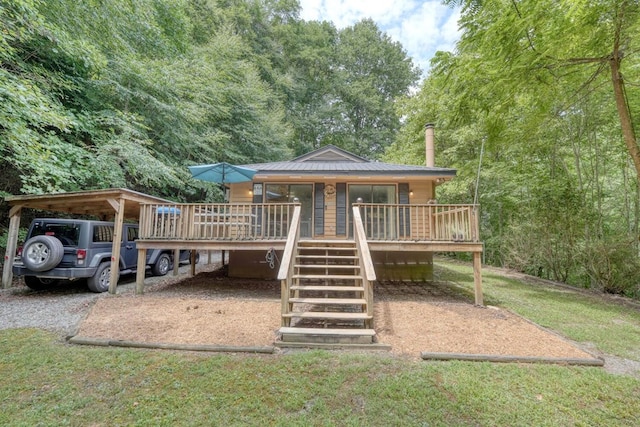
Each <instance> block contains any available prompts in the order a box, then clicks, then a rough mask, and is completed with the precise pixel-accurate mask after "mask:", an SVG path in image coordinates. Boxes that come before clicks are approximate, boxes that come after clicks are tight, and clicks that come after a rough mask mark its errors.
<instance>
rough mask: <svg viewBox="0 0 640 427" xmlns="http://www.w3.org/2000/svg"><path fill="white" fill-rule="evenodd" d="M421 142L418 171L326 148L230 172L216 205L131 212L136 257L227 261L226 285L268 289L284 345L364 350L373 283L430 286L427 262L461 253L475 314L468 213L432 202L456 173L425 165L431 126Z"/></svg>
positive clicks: (474, 232)
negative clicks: (236, 280) (232, 176)
mask: <svg viewBox="0 0 640 427" xmlns="http://www.w3.org/2000/svg"><path fill="white" fill-rule="evenodd" d="M425 143H426V153H427V156H426V157H427V161H426V164H427V166H410V165H397V164H389V163H383V162H376V161H370V160H367V159H365V158H363V157H360V156H358V155H357V154H354V153H349V152H347V151H345V150H343V149H340V148H338V147H335V146H332V145H328V146H325V147H322V148H320V149H317V150H315V151H312V152H310V153H307V154H305V155H302V156H300V157H297V158H295V159H292V160H289V161H282V162H271V163H257V164H248V165H242V167H244V168H248V169H252V170H254V171H255V174H254V175H253V177H252V179H251V180H247V181H245V182H237V183H233V184H228V185H226V188H227V190H228V191H227V199H228V201H227V202H226V203H218V204H172V205H169V206H167V205H166V204H148V205H144V206H142V207H141V211H140V214H141V216H140V240H139V241H138V248H139V250H146V249H151V248H156V247H173V248H174V249H207V250H221V251H225V252H227V251H228V252H229V262H228V272H229V276H231V277H244V278H248V277H251V278H265V279H275V278H277V279H279V280H280V281H281V283H282V327H281V329H280V333H281V336H282V339H283V341H287V342H290V343H291V342H298V341H302V342H303V344H305V345H306V344H308V343H309V342H310V341H314V342H322V343H340V342H343V341H342V340H345V339H346V340H347V342H358V343H371V342H372V340H373V335H375V332H374V328H373V324H374V313H373V300H374V295H375V282H376V281H379V280H394V281H401V280H413V281H416V280H431V279H432V275H433V254H434V253H436V252H470V253H472V254H473V260H474V282H475V303H476V304H477V305H482V304H483V301H482V280H481V262H480V260H481V254H482V248H483V247H482V243H481V242H480V239H479V230H478V206H476V205H472V204H469V205H445V204H438V203H437V202H436V189H437V187H438V185H441V184H443V183H445V182H447V181H449V180H451V179H453V178H454V177H455V175H456V171H455V170H454V169H449V168H440V167H435V166H434V151H433V127H432V126H427V128H426V132H425ZM171 245H173V246H171ZM139 258H142V259H144V256H142V254H139ZM143 282H144V278H143V277H140V276H139V277H138V283H139V289H140V291H141V290H142V287H143ZM354 330H355V331H356V332H353V331H354ZM352 340H355V341H352Z"/></svg>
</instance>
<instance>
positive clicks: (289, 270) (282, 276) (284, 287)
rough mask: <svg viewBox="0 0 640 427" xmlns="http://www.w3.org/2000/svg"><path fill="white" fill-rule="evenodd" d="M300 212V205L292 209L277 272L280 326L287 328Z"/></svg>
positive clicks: (298, 238) (298, 236)
mask: <svg viewBox="0 0 640 427" xmlns="http://www.w3.org/2000/svg"><path fill="white" fill-rule="evenodd" d="M300 211H301V210H300V204H297V205H296V206H295V207H294V208H293V216H292V217H291V226H290V228H289V236H288V238H287V243H286V244H285V246H284V251H283V253H282V261H280V270H279V271H278V280H280V295H281V297H280V300H281V312H282V326H289V325H290V322H291V318H290V317H287V316H286V315H287V314H289V307H290V305H289V297H290V294H291V292H290V290H291V286H292V285H293V272H294V268H295V258H296V255H297V252H298V241H299V240H300Z"/></svg>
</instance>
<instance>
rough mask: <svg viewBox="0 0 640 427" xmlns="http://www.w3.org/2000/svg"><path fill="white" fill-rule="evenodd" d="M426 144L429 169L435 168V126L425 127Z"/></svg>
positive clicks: (431, 124)
mask: <svg viewBox="0 0 640 427" xmlns="http://www.w3.org/2000/svg"><path fill="white" fill-rule="evenodd" d="M424 143H425V145H426V154H427V156H426V157H427V159H426V161H427V167H434V166H435V165H436V163H435V157H436V153H435V143H434V125H433V123H427V124H426V125H424Z"/></svg>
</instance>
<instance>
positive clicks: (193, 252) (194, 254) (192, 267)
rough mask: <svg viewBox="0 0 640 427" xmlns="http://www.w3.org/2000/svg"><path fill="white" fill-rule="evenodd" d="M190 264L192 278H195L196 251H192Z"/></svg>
mask: <svg viewBox="0 0 640 427" xmlns="http://www.w3.org/2000/svg"><path fill="white" fill-rule="evenodd" d="M189 264H190V266H191V276H192V277H193V276H195V275H196V251H191V256H190V258H189Z"/></svg>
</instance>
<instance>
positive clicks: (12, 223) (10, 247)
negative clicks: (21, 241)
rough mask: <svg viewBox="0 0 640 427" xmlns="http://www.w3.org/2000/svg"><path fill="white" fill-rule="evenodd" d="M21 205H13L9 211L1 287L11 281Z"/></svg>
mask: <svg viewBox="0 0 640 427" xmlns="http://www.w3.org/2000/svg"><path fill="white" fill-rule="evenodd" d="M21 211H22V205H18V206H14V207H12V208H11V210H10V211H9V218H10V219H9V236H8V239H7V250H6V252H5V254H4V269H3V270H2V287H3V288H4V289H7V288H9V287H11V283H12V282H13V258H14V257H15V254H16V247H17V246H18V230H19V229H20V213H21Z"/></svg>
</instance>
